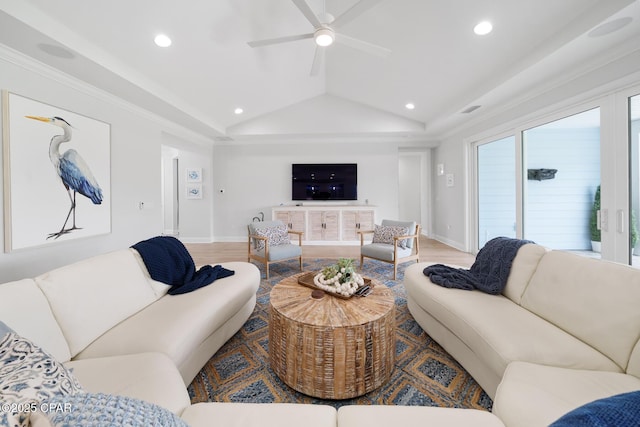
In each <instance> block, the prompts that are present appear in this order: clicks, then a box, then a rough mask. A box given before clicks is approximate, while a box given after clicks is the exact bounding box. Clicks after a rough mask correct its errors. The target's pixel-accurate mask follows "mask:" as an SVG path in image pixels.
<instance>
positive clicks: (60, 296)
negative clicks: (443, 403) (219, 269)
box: [0, 244, 640, 427]
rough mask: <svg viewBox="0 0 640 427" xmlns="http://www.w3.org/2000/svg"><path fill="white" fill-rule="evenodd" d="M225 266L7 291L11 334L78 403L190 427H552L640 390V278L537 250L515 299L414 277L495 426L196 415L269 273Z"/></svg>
mask: <svg viewBox="0 0 640 427" xmlns="http://www.w3.org/2000/svg"><path fill="white" fill-rule="evenodd" d="M222 265H223V267H225V268H227V269H230V270H233V271H234V272H235V274H234V275H233V276H230V277H226V278H223V279H218V280H217V281H215V282H214V283H212V284H211V285H208V286H205V287H203V288H200V289H198V290H196V291H193V292H191V293H186V294H181V295H167V294H166V292H167V286H166V285H164V284H162V283H158V282H156V281H154V280H152V279H151V278H150V276H149V274H148V272H147V270H146V267H145V266H144V263H143V262H142V259H141V258H140V256H139V254H138V253H137V252H136V251H135V250H133V249H124V250H120V251H115V252H112V253H108V254H104V255H100V256H97V257H93V258H90V259H87V260H84V261H81V262H78V263H75V264H71V265H67V266H64V267H61V268H59V269H56V270H53V271H50V272H48V273H45V274H42V275H40V276H38V277H35V278H33V279H24V280H19V281H15V282H10V283H5V284H1V285H0V321H2V322H3V323H4V324H6V325H7V326H8V327H9V328H10V329H12V330H13V331H15V332H16V333H17V334H19V335H21V336H24V337H25V338H27V339H28V340H31V341H33V342H34V343H35V344H36V345H37V346H39V347H42V348H43V349H44V350H46V351H47V352H48V353H50V354H51V355H53V356H54V358H55V360H56V363H61V364H62V365H63V366H64V367H66V368H67V369H68V368H70V369H71V370H72V373H73V374H72V375H73V376H74V377H75V378H77V380H78V382H79V384H80V386H81V387H82V388H83V392H84V394H83V393H81V394H80V395H86V394H89V395H90V394H100V396H101V394H103V393H107V394H108V396H116V397H122V398H123V399H130V398H135V399H140V400H142V401H144V402H150V403H151V404H154V405H158V406H159V407H161V408H159V409H160V412H162V411H166V412H167V413H169V414H170V415H171V416H174V417H177V416H179V417H181V418H179V419H178V418H176V419H178V421H180V422H184V423H186V424H188V425H190V426H192V427H197V426H208V425H213V424H220V425H225V426H229V427H235V426H238V427H240V426H242V427H252V426H261V427H264V426H276V425H277V426H278V427H294V426H296V427H297V426H299V425H301V424H304V425H305V426H309V427H335V426H338V427H359V426H362V427H365V426H366V427H377V426H380V427H382V426H388V425H396V424H402V425H403V426H405V427H413V426H415V427H418V426H422V425H436V426H437V425H447V426H456V425H459V426H467V425H473V426H480V427H482V426H486V427H491V426H495V427H500V426H505V425H506V426H542V425H548V424H549V423H551V422H552V421H554V420H556V419H557V418H559V417H560V416H561V415H563V414H565V413H567V412H569V411H571V410H572V409H574V408H576V407H578V406H580V405H582V404H584V403H587V402H590V401H592V400H595V399H598V398H602V397H607V396H612V395H615V394H619V393H624V392H628V391H633V390H640V378H639V377H640V346H639V345H638V340H639V339H640V311H639V310H637V307H639V306H640V271H638V270H635V269H632V268H629V267H626V266H622V265H618V264H613V263H609V262H604V261H598V260H590V259H586V258H582V257H579V256H576V255H572V254H569V253H564V252H559V251H548V250H546V249H545V248H543V247H541V246H538V245H533V244H530V245H525V246H523V247H522V248H520V250H519V252H518V255H517V256H516V258H515V260H514V263H513V267H512V269H511V274H510V276H509V280H508V283H507V287H506V289H505V291H504V294H503V295H488V294H484V293H481V292H478V291H464V290H456V289H447V288H442V287H440V286H437V285H434V284H433V283H431V282H430V280H429V279H428V278H427V277H426V276H424V274H423V273H422V271H423V269H424V268H425V267H426V266H427V265H428V264H426V263H420V264H415V265H413V266H410V267H408V268H407V270H406V272H405V287H406V288H407V294H408V305H409V309H410V310H411V312H412V314H413V315H414V317H415V318H416V320H417V321H418V323H419V324H420V325H421V326H422V327H423V328H424V329H425V331H426V332H427V333H428V334H430V335H431V336H432V337H433V338H434V339H436V340H437V341H438V342H440V344H442V346H443V347H444V348H445V349H446V350H448V351H449V352H450V353H451V354H452V355H453V356H454V357H455V358H456V359H457V360H458V361H459V362H460V363H461V364H462V365H463V366H464V367H465V368H466V369H467V370H468V371H469V372H470V373H471V374H472V375H473V376H474V377H475V378H476V379H477V380H478V382H479V383H480V384H481V385H482V386H483V388H484V389H485V390H486V391H487V393H488V394H489V395H490V396H491V397H492V398H494V409H493V413H489V412H486V411H477V410H470V409H453V408H430V407H402V406H369V405H353V406H342V407H341V408H340V409H338V410H336V409H335V408H333V407H331V406H327V405H313V404H285V403H281V404H257V403H256V404H251V403H221V402H215V403H198V404H195V405H191V404H190V399H189V396H188V393H187V391H186V384H188V383H190V382H191V380H192V379H193V377H194V376H195V375H196V374H197V372H198V371H199V370H200V369H201V367H202V366H203V365H204V364H205V363H206V362H207V360H208V359H209V358H210V357H211V356H212V355H213V354H214V353H215V352H216V351H217V350H218V349H219V348H220V347H221V346H222V344H224V342H226V341H227V340H228V339H229V338H230V337H231V336H232V335H233V334H234V333H235V332H237V331H238V330H239V329H240V328H241V326H242V324H243V323H244V322H245V321H246V319H247V318H248V317H249V315H250V313H251V312H252V310H253V308H254V306H255V300H256V291H257V289H258V286H259V282H260V275H259V271H258V269H257V268H256V267H255V266H254V265H252V264H249V263H246V262H231V263H223V264H222ZM0 326H2V324H0ZM2 336H8V335H4V332H3V331H2V328H0V338H2ZM2 357H3V356H2V354H1V353H0V361H1V360H2ZM0 367H1V366H0ZM1 381H2V376H1V375H0V397H1V396H2V388H4V387H5V384H1ZM76 396H78V394H75V395H74V396H73V397H76ZM1 400H2V399H0V401H1ZM2 408H4V407H2ZM162 408H164V409H162ZM39 416H40V418H38V417H39ZM1 418H2V413H0V419H1ZM32 419H35V420H36V421H35V422H34V426H35V427H40V426H41V425H47V426H49V425H50V424H40V422H41V420H42V418H41V414H39V415H38V414H37V415H34V416H33V417H32ZM0 424H1V423H0ZM171 425H174V424H171Z"/></svg>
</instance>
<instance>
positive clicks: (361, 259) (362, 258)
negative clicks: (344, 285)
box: [360, 255, 364, 271]
mask: <svg viewBox="0 0 640 427" xmlns="http://www.w3.org/2000/svg"><path fill="white" fill-rule="evenodd" d="M363 264H364V257H363V256H362V255H360V271H362V266H363Z"/></svg>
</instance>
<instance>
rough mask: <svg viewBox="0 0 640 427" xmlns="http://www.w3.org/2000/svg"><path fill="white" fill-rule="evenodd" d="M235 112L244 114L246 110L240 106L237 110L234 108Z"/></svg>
mask: <svg viewBox="0 0 640 427" xmlns="http://www.w3.org/2000/svg"><path fill="white" fill-rule="evenodd" d="M233 112H234V113H236V114H242V113H244V110H243V109H242V108H240V107H238V108H236V109H235V110H233Z"/></svg>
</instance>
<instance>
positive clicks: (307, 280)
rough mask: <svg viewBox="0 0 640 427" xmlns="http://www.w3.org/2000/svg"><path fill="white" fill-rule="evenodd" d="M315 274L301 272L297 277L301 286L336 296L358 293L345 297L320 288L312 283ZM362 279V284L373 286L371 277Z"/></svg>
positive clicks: (342, 297) (351, 296)
mask: <svg viewBox="0 0 640 427" xmlns="http://www.w3.org/2000/svg"><path fill="white" fill-rule="evenodd" d="M316 274H318V273H307V274H303V275H302V276H300V277H298V283H299V284H301V285H302V286H306V287H308V288H311V289H317V290H320V291H322V292H324V293H326V294H329V295H332V296H334V297H336V298H341V299H351V298H353V297H357V296H359V295H356V294H353V295H349V296H348V297H346V296H344V295H341V294H338V293H335V292H331V291H327V290H326V289H321V288H319V287H317V286H316V284H315V283H313V278H314V277H315V275H316ZM362 279H363V280H364V285H365V286H371V287H373V286H372V285H371V279H369V278H367V277H363V278H362ZM358 289H360V288H358Z"/></svg>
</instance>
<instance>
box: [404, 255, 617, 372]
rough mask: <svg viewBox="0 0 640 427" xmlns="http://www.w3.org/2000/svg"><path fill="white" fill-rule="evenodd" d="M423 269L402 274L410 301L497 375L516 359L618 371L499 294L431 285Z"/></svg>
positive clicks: (414, 267)
mask: <svg viewBox="0 0 640 427" xmlns="http://www.w3.org/2000/svg"><path fill="white" fill-rule="evenodd" d="M427 265H428V264H426V263H418V264H414V265H412V266H410V267H408V268H407V269H406V270H405V276H404V285H405V288H406V290H407V294H408V299H411V301H412V302H413V303H414V304H416V305H418V306H419V307H420V308H422V309H423V310H425V311H426V312H427V313H429V314H431V316H433V317H434V318H435V319H437V320H438V321H439V322H440V323H441V324H442V325H443V326H444V327H445V328H447V330H449V331H451V333H452V334H454V335H455V336H457V337H458V338H459V339H460V340H462V341H463V342H464V343H465V344H466V345H467V346H468V347H469V348H471V349H472V351H473V352H474V353H476V354H477V355H478V357H479V358H480V359H482V360H484V361H485V362H486V363H487V365H489V366H490V367H491V369H492V370H493V372H494V373H495V374H496V375H497V376H502V374H503V372H504V370H505V369H506V367H507V365H508V364H509V363H510V362H512V361H515V360H523V361H529V362H535V363H541V364H548V365H556V366H564V367H571V368H583V369H599V370H607V371H614V372H620V371H621V369H620V367H619V366H617V365H616V364H615V363H614V362H612V361H611V360H610V359H609V358H607V357H606V356H604V355H603V354H601V353H600V352H598V351H597V350H595V349H593V348H592V347H590V346H589V345H587V344H585V343H583V342H582V341H580V340H579V339H577V338H575V337H573V336H571V335H570V334H568V333H566V332H564V331H563V330H561V329H560V328H558V327H556V326H555V325H553V324H552V323H550V322H547V321H546V320H544V319H542V318H540V317H539V316H536V315H535V314H533V313H531V312H529V311H527V310H525V309H523V308H522V307H520V306H518V305H517V304H514V303H513V301H511V300H510V299H508V298H507V297H505V296H503V295H490V294H486V293H484V292H480V291H465V290H461V289H448V288H443V287H441V286H438V285H435V284H433V283H431V281H430V280H429V279H428V278H427V277H426V276H425V275H424V274H423V273H422V270H423V269H424V267H426V266H427ZM488 313H491V315H488ZM426 332H427V333H429V331H426Z"/></svg>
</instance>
